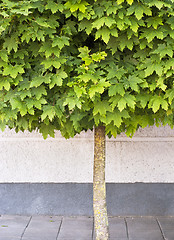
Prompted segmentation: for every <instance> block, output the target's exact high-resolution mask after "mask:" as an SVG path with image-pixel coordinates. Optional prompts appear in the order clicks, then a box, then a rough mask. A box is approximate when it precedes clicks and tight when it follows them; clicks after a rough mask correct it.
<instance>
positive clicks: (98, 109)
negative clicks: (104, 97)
mask: <svg viewBox="0 0 174 240" xmlns="http://www.w3.org/2000/svg"><path fill="white" fill-rule="evenodd" d="M110 110H111V107H110V106H109V103H108V102H107V101H101V102H97V103H94V110H93V115H94V116H95V115H97V113H99V114H100V115H101V116H105V115H106V112H107V111H110Z"/></svg>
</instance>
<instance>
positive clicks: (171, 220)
mask: <svg viewBox="0 0 174 240" xmlns="http://www.w3.org/2000/svg"><path fill="white" fill-rule="evenodd" d="M157 220H158V222H159V225H160V227H161V231H162V234H163V236H164V239H165V240H166V239H167V240H174V217H158V218H157Z"/></svg>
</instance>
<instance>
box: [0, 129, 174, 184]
mask: <svg viewBox="0 0 174 240" xmlns="http://www.w3.org/2000/svg"><path fill="white" fill-rule="evenodd" d="M106 150H107V156H106V162H107V164H106V180H107V182H119V183H128V182H162V183H163V182H165V183H170V182H174V130H171V129H170V128H169V127H161V128H156V127H153V128H152V127H151V128H146V129H141V130H139V131H138V132H137V133H136V135H135V136H134V137H133V138H132V139H129V138H127V137H125V136H124V135H122V136H118V137H117V138H116V139H114V138H112V139H107V146H106ZM92 171H93V133H92V132H87V133H82V134H81V135H79V136H76V137H75V138H74V139H69V140H65V139H64V138H62V137H61V135H60V133H59V132H57V133H56V137H55V138H54V139H53V138H48V139H47V140H43V139H42V136H41V135H40V134H38V133H28V132H26V133H18V134H16V133H15V132H14V131H13V130H6V131H5V132H3V133H0V183H7V182H18V183H19V182H22V183H23V182H53V183H64V182H78V183H86V182H92V175H93V173H92Z"/></svg>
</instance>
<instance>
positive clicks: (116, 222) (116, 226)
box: [109, 217, 127, 239]
mask: <svg viewBox="0 0 174 240" xmlns="http://www.w3.org/2000/svg"><path fill="white" fill-rule="evenodd" d="M109 233H110V238H111V239H112V238H115V239H116V238H119V239H122V238H123V239H127V232H126V224H125V220H124V218H121V217H110V218H109Z"/></svg>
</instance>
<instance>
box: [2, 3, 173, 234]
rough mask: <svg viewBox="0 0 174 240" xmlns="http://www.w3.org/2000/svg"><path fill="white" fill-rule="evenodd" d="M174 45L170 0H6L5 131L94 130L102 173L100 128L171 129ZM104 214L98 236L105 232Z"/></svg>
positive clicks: (113, 133)
mask: <svg viewBox="0 0 174 240" xmlns="http://www.w3.org/2000/svg"><path fill="white" fill-rule="evenodd" d="M173 52H174V1H173V0H115V1H113V0H107V1H106V0H57V1H56V0H47V1H46V0H28V1H27V0H24V1H17V0H1V1H0V99H1V102H0V128H1V129H2V130H4V129H5V127H6V126H9V127H10V128H15V129H16V131H19V130H22V131H24V130H29V131H33V130H36V129H37V130H38V131H39V132H40V133H42V135H43V137H44V138H47V136H48V135H50V136H51V137H54V131H55V130H60V131H61V134H62V136H64V137H65V138H69V137H74V136H75V135H76V134H77V133H80V132H81V131H83V130H88V129H91V130H92V129H93V128H95V131H96V145H97V144H98V145H97V146H98V147H97V148H96V152H95V153H96V156H95V159H96V160H97V159H100V160H101V161H98V162H97V164H96V165H95V166H96V170H97V168H98V170H99V171H98V172H97V173H96V172H94V175H95V174H97V175H95V177H99V175H100V174H101V172H102V173H104V155H105V154H104V152H103V153H102V154H103V155H102V154H101V155H100V153H101V151H103V150H102V149H104V144H103V143H104V142H103V141H105V140H103V139H104V136H103V135H102V134H103V133H104V135H105V134H106V135H108V136H109V137H111V136H114V137H116V135H117V134H119V133H121V132H125V133H126V135H127V136H132V135H133V134H134V133H135V131H136V130H137V129H138V128H139V127H143V128H144V127H146V126H150V125H154V124H156V125H160V124H163V125H166V124H168V125H169V126H171V127H173V122H174V121H173V109H174V59H173ZM99 149H101V151H99ZM98 154H99V156H98ZM100 166H102V167H103V168H101V169H102V170H101V169H99V167H100ZM100 170H101V171H100ZM99 181H100V183H101V185H99V190H100V191H99V192H98V193H97V194H98V196H97V195H96V196H97V197H100V198H103V203H102V204H104V205H102V206H103V207H101V205H100V207H99V208H100V210H101V211H102V209H101V208H104V206H105V205H106V203H105V200H104V199H105V182H104V174H103V180H102V179H100V180H99ZM95 183H96V182H95ZM96 188H97V187H96ZM101 189H102V191H101ZM96 191H97V190H96V189H95V190H94V192H96ZM101 192H102V194H103V196H102V197H101V195H100V194H101ZM95 200H96V199H95V198H94V202H95ZM97 201H98V200H97ZM98 212H99V210H97V209H96V208H95V210H94V215H95V217H96V221H95V224H96V239H108V228H107V227H105V233H103V232H102V231H101V229H103V226H104V225H105V226H106V225H107V213H106V214H105V218H104V220H101V216H100V215H101V214H99V213H98ZM98 217H99V218H98ZM97 219H98V220H97ZM99 222H101V225H100V223H99ZM102 224H103V225H102ZM102 234H105V235H102Z"/></svg>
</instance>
